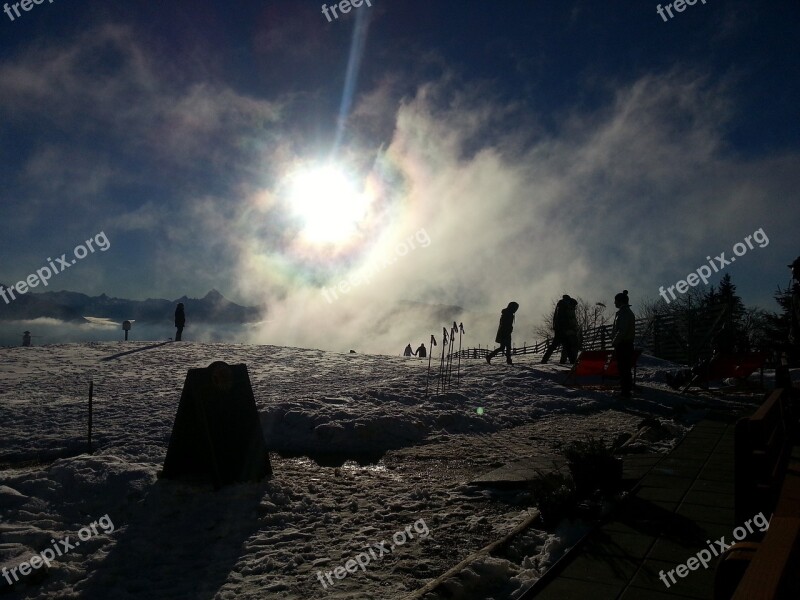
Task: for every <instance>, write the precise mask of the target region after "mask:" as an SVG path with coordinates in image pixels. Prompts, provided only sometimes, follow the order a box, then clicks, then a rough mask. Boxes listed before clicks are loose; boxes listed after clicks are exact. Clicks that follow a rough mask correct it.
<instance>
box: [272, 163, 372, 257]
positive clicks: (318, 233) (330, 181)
mask: <svg viewBox="0 0 800 600" xmlns="http://www.w3.org/2000/svg"><path fill="white" fill-rule="evenodd" d="M289 190H290V191H289V198H288V199H289V205H290V207H291V210H292V212H293V213H294V215H295V216H297V217H299V218H300V219H301V221H302V223H303V229H302V235H303V237H304V238H305V239H306V240H307V241H309V242H311V243H316V244H326V243H329V244H330V243H333V244H335V243H342V242H346V241H347V240H348V239H349V238H351V237H352V236H353V235H354V234H355V233H356V231H357V227H358V224H359V222H360V221H361V220H362V219H363V218H364V217H365V216H366V213H367V209H368V207H369V198H368V197H367V195H366V194H365V193H363V192H361V191H359V190H357V189H356V186H355V185H354V184H353V182H352V181H351V180H350V179H349V178H348V177H347V175H345V174H344V173H343V172H342V171H340V170H339V169H337V168H335V167H332V166H326V167H319V168H315V169H307V170H302V171H298V172H297V173H295V174H294V175H293V176H292V180H291V183H290V188H289Z"/></svg>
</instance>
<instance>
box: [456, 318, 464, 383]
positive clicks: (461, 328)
mask: <svg viewBox="0 0 800 600" xmlns="http://www.w3.org/2000/svg"><path fill="white" fill-rule="evenodd" d="M464 333H465V331H464V323H459V324H458V367H457V368H456V387H460V385H461V336H462V335H463V334H464Z"/></svg>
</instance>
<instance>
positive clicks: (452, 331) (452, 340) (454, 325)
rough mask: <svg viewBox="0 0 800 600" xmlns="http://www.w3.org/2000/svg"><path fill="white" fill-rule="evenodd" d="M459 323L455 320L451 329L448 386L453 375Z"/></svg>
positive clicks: (448, 355)
mask: <svg viewBox="0 0 800 600" xmlns="http://www.w3.org/2000/svg"><path fill="white" fill-rule="evenodd" d="M457 329H458V325H456V322H455V321H453V327H452V328H451V329H450V352H449V353H448V354H447V387H448V388H449V387H450V378H451V376H452V375H453V345H454V344H455V341H456V330H457Z"/></svg>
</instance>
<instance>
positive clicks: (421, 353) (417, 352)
mask: <svg viewBox="0 0 800 600" xmlns="http://www.w3.org/2000/svg"><path fill="white" fill-rule="evenodd" d="M414 356H419V357H420V358H425V357H426V356H428V350H427V349H426V348H425V343H424V342H423V343H422V344H420V345H419V348H417V349H416V350H415V351H414Z"/></svg>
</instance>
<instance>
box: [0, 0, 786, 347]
mask: <svg viewBox="0 0 800 600" xmlns="http://www.w3.org/2000/svg"><path fill="white" fill-rule="evenodd" d="M12 5H13V3H12ZM337 6H338V5H337ZM659 6H661V7H662V12H663V13H664V14H665V15H666V16H665V17H661V16H659V13H658V12H657V8H658V7H659ZM664 6H666V5H664V4H661V5H660V4H658V3H655V2H643V1H636V2H633V1H627V0H618V1H615V2H613V3H609V2H589V1H569V0H542V1H532V0H527V1H523V0H506V1H504V2H488V1H477V0H461V1H458V2H456V1H449V0H441V1H431V0H372V2H371V6H368V5H367V4H366V2H364V3H362V5H361V6H360V7H358V8H356V7H350V10H349V11H348V12H346V13H343V12H341V11H338V10H337V11H336V16H335V17H334V16H333V15H332V14H331V8H330V7H329V6H328V17H326V16H325V12H323V10H322V7H323V5H322V3H320V2H308V1H306V0H287V1H272V0H252V1H251V0H239V1H237V2H236V3H234V4H231V3H225V2H219V1H218V2H210V1H204V0H193V1H192V2H185V1H178V0H161V1H160V2H158V3H155V2H145V1H137V0H126V1H125V2H114V3H109V2H98V1H92V0H70V1H66V0H54V1H53V2H52V3H49V2H44V3H42V4H38V5H37V4H32V5H30V6H29V8H30V10H29V11H27V12H26V11H24V10H22V8H18V10H19V12H20V16H16V14H15V13H14V7H13V6H11V5H10V6H9V13H10V15H11V16H13V17H14V18H13V20H12V19H11V17H10V16H9V13H5V12H4V13H0V48H1V49H2V52H0V142H1V143H0V181H2V186H0V224H1V226H2V235H0V282H2V283H3V284H5V285H6V286H10V285H14V284H15V283H16V282H17V281H21V280H25V279H26V278H27V277H28V276H29V275H32V274H35V273H37V270H41V269H42V268H44V267H48V268H50V267H53V268H52V269H50V270H51V271H53V270H55V273H54V274H52V276H51V277H50V279H49V281H48V285H47V286H46V287H45V286H44V285H42V284H41V282H40V279H41V278H39V279H35V280H34V281H37V287H36V289H31V290H30V291H34V292H39V291H43V290H61V289H67V290H71V291H77V292H83V293H86V294H90V295H97V294H101V293H106V294H108V295H110V296H116V297H121V298H132V299H146V298H167V299H175V298H179V297H181V296H183V295H187V296H189V297H202V296H204V295H205V294H206V293H207V292H208V291H209V290H211V289H217V290H219V291H220V292H222V293H223V295H225V296H226V297H227V298H229V299H231V300H234V301H236V302H239V303H241V304H247V305H264V306H266V307H267V311H266V314H265V316H264V321H263V322H262V323H260V324H258V325H257V326H253V327H252V328H250V329H249V330H248V332H247V341H250V342H253V343H274V344H281V345H301V346H306V347H317V348H323V349H333V350H346V349H347V348H353V347H356V348H358V349H359V350H364V351H381V350H383V351H386V352H388V353H395V350H396V351H397V352H399V351H400V350H402V347H403V346H405V344H406V343H408V342H409V341H410V342H411V343H412V345H413V346H414V347H416V346H417V345H418V343H419V342H420V341H426V342H427V339H428V337H429V336H430V334H431V333H436V334H437V337H438V335H439V334H440V333H441V328H442V325H448V323H449V322H450V321H452V319H446V318H444V317H443V314H444V313H442V312H441V311H440V312H438V313H436V314H435V316H434V314H433V313H432V312H431V311H429V310H426V309H425V308H424V307H425V306H426V305H444V306H459V307H463V308H464V309H465V310H466V311H467V312H466V313H463V314H462V315H458V316H456V315H454V316H453V318H455V319H459V318H460V319H462V320H463V319H464V318H466V319H467V320H466V321H465V322H464V326H465V328H466V330H467V332H468V333H467V340H466V341H465V343H466V344H467V345H471V344H476V343H478V342H481V343H487V342H491V340H492V339H493V337H494V329H495V328H496V324H497V317H498V315H499V311H500V309H501V308H503V307H504V306H506V304H507V303H508V302H509V301H512V300H514V301H516V302H518V303H519V304H520V309H519V311H518V313H517V325H516V328H515V334H516V335H518V336H520V337H522V338H525V339H527V340H529V341H531V340H532V338H533V334H532V330H533V328H534V327H535V326H536V325H537V324H539V322H540V321H541V316H542V314H544V313H545V312H546V311H547V310H548V309H549V308H550V307H551V306H552V302H553V300H554V299H557V298H559V297H560V296H561V295H562V294H564V293H569V294H570V295H572V296H577V297H581V298H584V299H586V300H587V301H589V302H600V301H602V302H605V303H607V304H608V305H609V306H611V305H612V300H613V296H614V294H615V293H617V292H619V291H621V290H622V289H627V290H629V294H630V297H631V304H632V307H633V310H634V312H635V311H636V308H637V303H641V302H644V301H645V300H650V301H652V300H657V299H659V290H660V288H661V287H664V288H667V287H669V286H671V285H675V284H676V283H677V282H678V281H680V280H683V279H686V277H687V275H688V274H690V273H692V272H694V271H697V270H698V269H699V268H700V267H702V266H703V265H708V264H710V263H713V264H714V265H715V267H716V266H717V265H720V270H719V272H712V274H711V276H710V277H709V278H707V280H708V282H709V283H708V284H707V285H706V284H704V283H703V282H700V283H699V284H697V288H698V289H701V290H704V289H707V288H708V286H709V285H713V284H715V283H717V282H718V281H719V279H720V278H721V277H722V275H724V274H726V273H729V274H730V275H731V276H732V278H733V281H734V283H735V284H736V285H737V288H738V291H739V293H740V295H741V296H742V298H743V299H744V301H745V303H746V304H747V305H748V306H761V307H763V308H767V309H774V308H775V307H776V305H775V303H774V301H773V299H772V296H773V294H774V292H775V290H776V288H777V286H778V285H781V286H786V285H787V283H788V282H789V275H790V274H789V269H788V268H787V267H786V265H787V264H788V263H789V262H791V260H792V259H794V258H795V257H796V256H798V254H800V245H798V237H797V230H796V227H797V223H798V211H800V208H798V203H797V190H798V189H799V188H800V169H798V166H800V161H799V160H798V158H799V157H800V156H799V154H798V152H799V151H800V119H798V107H800V85H799V82H800V53H799V52H798V41H797V40H798V38H797V35H796V24H797V23H798V21H799V20H800V3H798V2H796V1H794V0H792V1H790V0H782V1H776V2H770V3H758V2H755V1H750V2H746V1H741V2H740V1H723V0H707V2H706V3H705V4H703V3H702V0H701V1H699V2H697V3H695V4H694V5H691V6H689V5H686V6H684V7H683V8H684V10H683V11H681V12H678V11H676V10H674V9H671V11H669V12H671V13H672V15H673V17H672V18H669V16H668V15H669V12H664V11H663V8H664ZM670 6H672V5H671V4H670ZM665 18H666V20H664V19H665ZM758 232H760V233H758ZM747 236H752V237H751V238H750V242H749V245H748V246H738V247H737V248H738V251H739V254H740V255H739V256H736V259H737V260H736V262H730V263H729V264H724V261H720V262H717V260H716V259H714V258H713V257H716V256H718V255H720V253H722V252H725V260H730V258H731V257H732V256H734V246H735V244H737V243H740V242H741V243H742V244H745V242H746V241H747V240H746V238H747ZM87 240H92V241H93V242H94V244H93V246H94V247H93V248H92V249H89V248H88V245H89V244H88V243H87ZM106 241H107V244H106V243H105V242H106ZM765 242H766V243H765ZM79 245H83V246H84V248H86V249H85V250H83V249H82V250H78V254H76V253H75V251H74V249H76V247H77V246H79ZM750 246H752V247H750ZM742 248H745V251H744V252H742ZM92 250H93V251H92ZM62 254H65V255H66V263H69V267H68V268H64V267H63V266H62V265H63V264H64V263H59V262H58V261H57V260H56V259H57V257H60V256H61V255H62ZM83 254H85V256H83V257H81V255H83ZM706 257H709V258H708V259H707V258H706ZM72 260H75V262H74V263H72ZM51 262H52V263H53V264H52V265H51V264H50V263H51ZM722 265H724V266H722ZM61 270H63V272H59V271H61ZM42 276H43V277H44V276H46V273H45V272H42ZM675 293H676V294H677V295H679V292H678V291H676V292H675ZM1 304H2V303H1V302H0V309H1V308H2V306H1ZM445 312H446V311H445ZM90 316H97V317H102V316H103V315H90ZM470 316H472V317H473V321H472V322H469V318H470ZM192 325H193V323H192V319H191V315H187V331H186V334H185V335H186V336H187V337H189V335H190V333H191V329H190V327H191V326H192ZM195 325H196V324H195ZM237 335H239V334H237ZM196 339H197V338H196ZM515 339H519V337H517V338H515ZM395 346H396V348H395Z"/></svg>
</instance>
